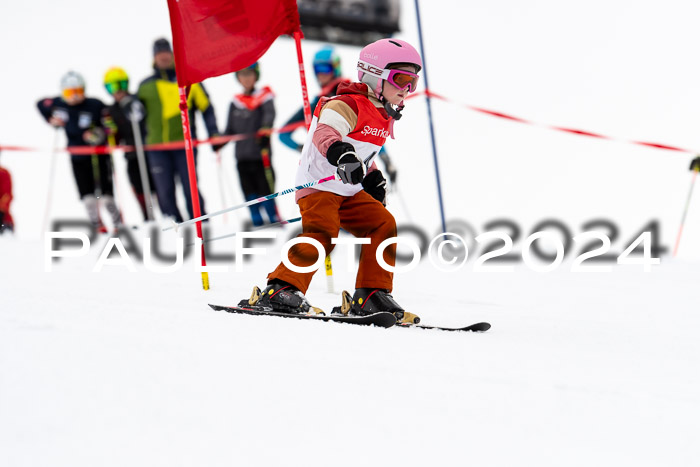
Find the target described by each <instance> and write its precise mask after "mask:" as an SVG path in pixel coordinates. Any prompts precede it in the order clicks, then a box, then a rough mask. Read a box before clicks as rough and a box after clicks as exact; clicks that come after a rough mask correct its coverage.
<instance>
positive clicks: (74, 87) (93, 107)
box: [37, 71, 122, 233]
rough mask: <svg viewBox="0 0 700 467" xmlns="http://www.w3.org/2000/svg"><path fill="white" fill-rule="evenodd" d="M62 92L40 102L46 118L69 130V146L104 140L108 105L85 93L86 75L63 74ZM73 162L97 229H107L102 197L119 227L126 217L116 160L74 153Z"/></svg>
mask: <svg viewBox="0 0 700 467" xmlns="http://www.w3.org/2000/svg"><path fill="white" fill-rule="evenodd" d="M61 93H62V94H61V96H59V97H53V98H46V99H42V100H40V101H39V102H38V103H37V107H38V108H39V112H41V115H42V116H43V117H44V118H45V119H46V121H47V122H49V123H50V124H51V125H52V126H54V127H57V128H59V127H61V128H63V129H64V130H65V132H66V137H67V138H68V146H72V147H80V146H97V145H100V144H104V142H105V131H104V128H103V127H102V115H103V113H104V111H105V108H106V107H105V105H104V104H103V103H102V101H100V100H99V99H94V98H91V97H85V80H84V79H83V77H82V76H81V75H80V74H79V73H76V72H74V71H69V72H68V73H66V74H65V75H64V76H63V78H61ZM71 165H72V166H73V176H74V177H75V182H76V184H77V185H78V191H79V193H80V198H81V199H82V200H83V203H84V204H85V208H86V209H87V212H88V216H89V217H90V222H92V224H93V226H94V227H95V229H96V230H97V231H98V232H102V233H104V232H106V231H107V228H106V227H105V226H104V224H103V223H102V220H101V218H100V212H99V206H98V199H100V200H101V201H102V202H104V205H105V206H106V208H107V211H108V212H109V214H110V216H111V217H112V222H113V224H114V227H115V228H116V227H118V226H119V225H120V224H121V222H122V220H121V214H120V212H119V209H117V205H116V204H115V202H114V191H113V185H112V160H111V158H110V157H109V155H100V156H98V155H96V154H93V155H92V156H89V155H80V154H73V153H71Z"/></svg>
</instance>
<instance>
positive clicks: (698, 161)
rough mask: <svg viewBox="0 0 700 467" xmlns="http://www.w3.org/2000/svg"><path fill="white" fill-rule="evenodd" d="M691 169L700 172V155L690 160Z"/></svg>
mask: <svg viewBox="0 0 700 467" xmlns="http://www.w3.org/2000/svg"><path fill="white" fill-rule="evenodd" d="M690 170H691V171H692V170H697V171H699V172H700V156H698V157H696V158H695V159H693V160H692V161H690Z"/></svg>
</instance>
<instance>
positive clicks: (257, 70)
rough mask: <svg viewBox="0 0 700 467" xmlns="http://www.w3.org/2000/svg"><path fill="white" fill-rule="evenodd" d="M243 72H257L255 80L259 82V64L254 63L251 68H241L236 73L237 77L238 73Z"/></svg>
mask: <svg viewBox="0 0 700 467" xmlns="http://www.w3.org/2000/svg"><path fill="white" fill-rule="evenodd" d="M243 70H253V71H254V72H255V79H256V80H259V79H260V64H259V63H258V62H255V63H253V64H252V65H250V66H247V67H245V68H241V69H240V70H238V71H237V72H236V76H238V72H240V71H243Z"/></svg>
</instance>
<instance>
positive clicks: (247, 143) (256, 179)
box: [225, 62, 279, 226]
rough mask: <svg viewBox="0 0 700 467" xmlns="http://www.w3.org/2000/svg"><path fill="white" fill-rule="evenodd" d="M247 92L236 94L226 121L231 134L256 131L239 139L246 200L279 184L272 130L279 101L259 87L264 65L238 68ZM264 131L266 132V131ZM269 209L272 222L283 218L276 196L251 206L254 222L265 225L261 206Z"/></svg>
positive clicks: (237, 155) (244, 90) (240, 163)
mask: <svg viewBox="0 0 700 467" xmlns="http://www.w3.org/2000/svg"><path fill="white" fill-rule="evenodd" d="M236 78H237V79H238V82H239V83H240V84H241V86H242V87H243V93H241V94H237V95H235V96H233V101H232V102H231V105H230V107H229V111H228V122H227V123H226V131H225V133H226V134H227V135H254V134H258V135H257V136H256V137H252V138H247V139H243V140H240V141H237V142H236V150H235V154H236V166H237V168H238V176H239V178H240V181H241V189H242V190H243V194H244V195H245V199H246V201H250V200H253V199H256V198H259V197H261V196H265V195H269V194H270V193H272V192H273V191H274V188H275V172H274V171H273V170H272V163H271V160H272V151H271V146H270V132H271V130H272V124H273V122H274V120H275V104H274V97H275V95H274V94H273V93H272V90H271V89H270V88H269V87H267V86H265V87H263V88H261V89H255V83H256V82H257V81H258V79H259V78H260V65H258V63H257V62H256V63H254V64H253V65H251V66H249V67H247V68H244V69H242V70H239V71H237V72H236ZM260 133H263V134H262V135H261V134H260ZM261 207H263V208H264V209H265V212H266V213H267V217H268V219H269V220H270V223H275V222H279V216H278V215H277V206H276V205H275V200H274V199H271V200H267V201H265V202H263V203H260V204H254V205H253V206H250V207H249V209H250V216H251V219H252V221H253V225H256V226H258V225H263V223H264V221H263V217H262V214H261V212H260V208H261Z"/></svg>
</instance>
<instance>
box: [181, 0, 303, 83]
mask: <svg viewBox="0 0 700 467" xmlns="http://www.w3.org/2000/svg"><path fill="white" fill-rule="evenodd" d="M168 9H169V10H170V26H171V28H172V32H173V52H174V53H175V63H176V66H177V82H178V85H180V86H187V85H191V84H194V83H199V82H202V81H204V80H205V79H206V78H211V77H213V76H219V75H223V74H225V73H231V72H233V71H237V70H240V69H242V68H245V67H247V66H250V65H252V64H253V63H255V62H256V61H257V60H258V59H259V58H260V57H261V56H262V55H263V54H264V53H265V52H266V51H267V49H269V48H270V46H271V45H272V43H273V42H274V41H275V39H277V37H278V36H280V35H282V34H292V33H294V32H295V31H298V30H299V29H300V26H299V12H298V10H297V4H296V1H295V0H168Z"/></svg>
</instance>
